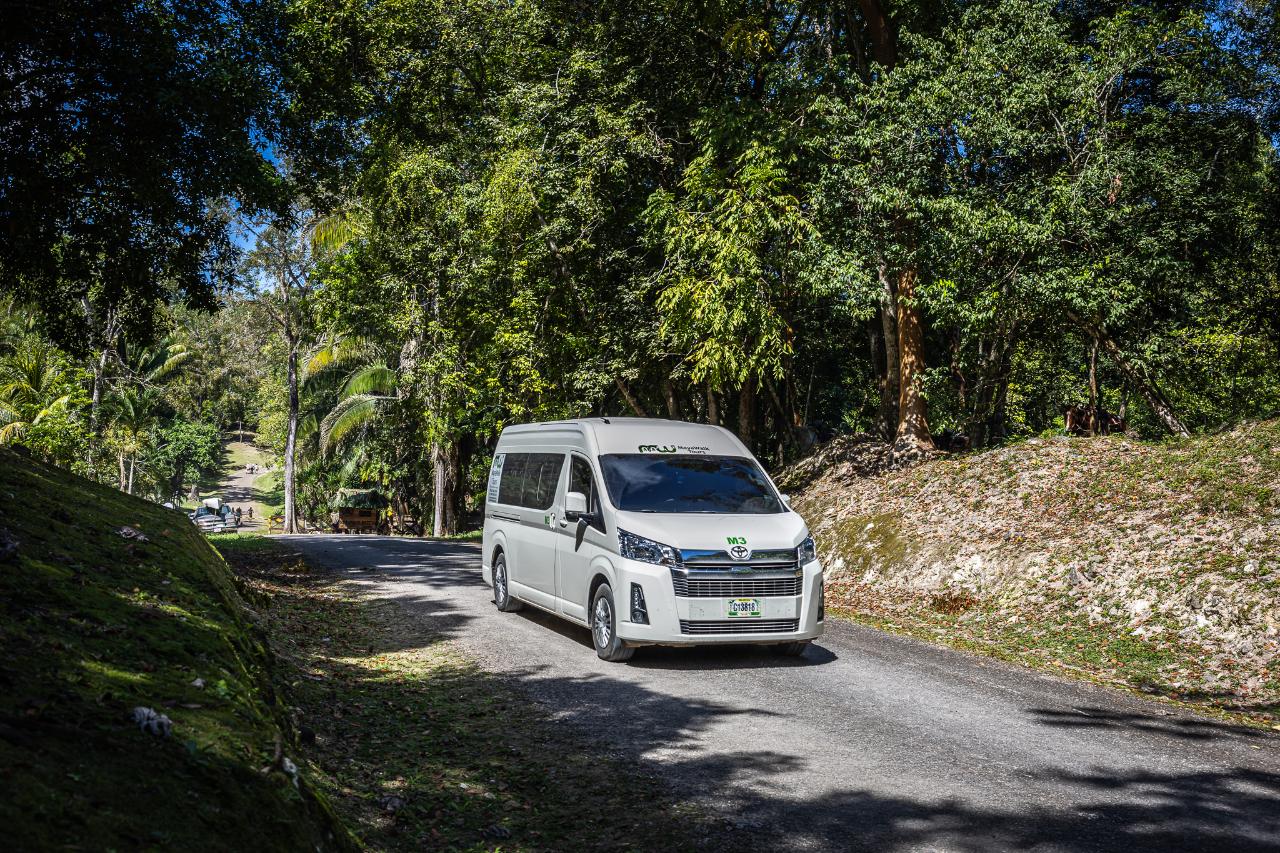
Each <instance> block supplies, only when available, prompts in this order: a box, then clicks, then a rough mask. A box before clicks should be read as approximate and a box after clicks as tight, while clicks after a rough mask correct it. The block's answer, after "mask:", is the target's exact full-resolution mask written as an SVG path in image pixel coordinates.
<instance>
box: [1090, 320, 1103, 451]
mask: <svg viewBox="0 0 1280 853" xmlns="http://www.w3.org/2000/svg"><path fill="white" fill-rule="evenodd" d="M1101 421H1102V418H1101V417H1100V416H1099V414H1098V340H1097V338H1094V340H1093V342H1092V343H1090V344H1089V434H1090V435H1093V434H1095V433H1097V432H1098V430H1099V427H1100V426H1101Z"/></svg>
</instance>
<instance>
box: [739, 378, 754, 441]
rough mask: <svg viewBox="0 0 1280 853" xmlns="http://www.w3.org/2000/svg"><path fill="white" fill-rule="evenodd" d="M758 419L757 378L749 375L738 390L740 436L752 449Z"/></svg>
mask: <svg viewBox="0 0 1280 853" xmlns="http://www.w3.org/2000/svg"><path fill="white" fill-rule="evenodd" d="M755 419H756V386H755V380H754V379H753V378H751V377H747V379H745V380H744V381H743V383H742V390H741V391H739V392H738V438H740V439H741V440H742V443H743V444H745V445H746V446H747V449H748V450H750V449H751V440H752V438H753V437H754V427H755Z"/></svg>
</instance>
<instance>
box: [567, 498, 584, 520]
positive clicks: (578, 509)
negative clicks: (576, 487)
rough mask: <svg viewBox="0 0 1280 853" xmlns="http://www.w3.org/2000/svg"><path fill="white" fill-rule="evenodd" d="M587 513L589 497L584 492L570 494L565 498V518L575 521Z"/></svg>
mask: <svg viewBox="0 0 1280 853" xmlns="http://www.w3.org/2000/svg"><path fill="white" fill-rule="evenodd" d="M586 511H587V496H586V495H584V494H583V493H582V492H569V493H567V494H566V495H565V496H564V517H565V518H568V519H571V520H572V519H575V518H578V517H580V516H582V515H583V514H585V513H586Z"/></svg>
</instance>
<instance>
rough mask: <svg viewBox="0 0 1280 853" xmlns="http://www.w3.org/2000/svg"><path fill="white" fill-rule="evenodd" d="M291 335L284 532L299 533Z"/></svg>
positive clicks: (294, 348)
mask: <svg viewBox="0 0 1280 853" xmlns="http://www.w3.org/2000/svg"><path fill="white" fill-rule="evenodd" d="M295 338H296V336H294V335H289V338H288V339H289V372H288V384H289V429H288V433H287V434H286V436H285V442H284V532H285V533H297V532H298V519H297V507H296V498H295V495H294V456H295V455H296V454H295V451H296V448H297V443H298V409H299V405H298V342H297V340H296V339H295Z"/></svg>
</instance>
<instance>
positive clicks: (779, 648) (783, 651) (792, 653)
mask: <svg viewBox="0 0 1280 853" xmlns="http://www.w3.org/2000/svg"><path fill="white" fill-rule="evenodd" d="M807 648H809V641H808V640H798V641H797V642H794V643H779V644H778V645H776V646H774V647H773V651H774V652H775V653H776V654H780V655H782V656H783V657H789V658H798V657H800V656H801V655H802V654H804V650H805V649H807Z"/></svg>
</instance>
